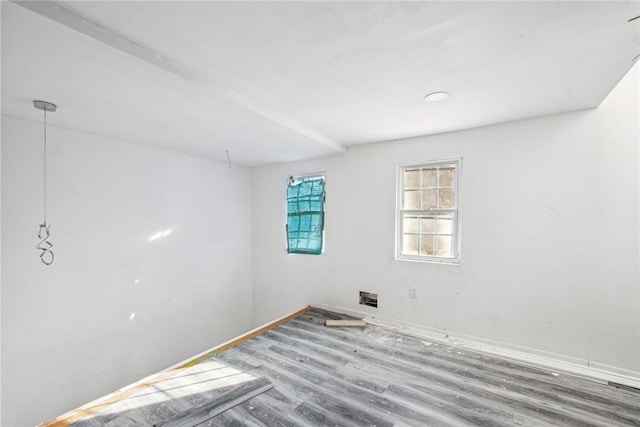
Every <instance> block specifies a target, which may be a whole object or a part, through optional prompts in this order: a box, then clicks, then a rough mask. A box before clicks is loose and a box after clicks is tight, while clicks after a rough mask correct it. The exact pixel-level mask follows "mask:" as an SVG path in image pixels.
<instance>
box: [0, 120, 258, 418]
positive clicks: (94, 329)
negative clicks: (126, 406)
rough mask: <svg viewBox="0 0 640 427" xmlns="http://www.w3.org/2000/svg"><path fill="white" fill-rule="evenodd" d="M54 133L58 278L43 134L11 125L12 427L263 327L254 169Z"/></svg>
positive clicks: (6, 229) (8, 312)
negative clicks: (46, 261) (254, 309)
mask: <svg viewBox="0 0 640 427" xmlns="http://www.w3.org/2000/svg"><path fill="white" fill-rule="evenodd" d="M62 113H63V112H62V110H60V111H59V112H57V113H56V114H62ZM48 134H49V135H48V141H49V176H48V179H49V212H48V219H49V222H50V223H51V232H52V236H51V241H52V242H53V243H54V245H55V254H56V261H55V263H54V265H53V266H51V267H46V266H44V265H43V264H41V263H40V260H39V258H38V251H37V250H36V249H35V245H36V243H37V239H36V234H37V232H38V225H39V224H40V223H41V222H42V163H41V161H42V123H41V122H38V121H26V120H20V119H15V118H11V117H6V116H3V117H2V154H3V156H2V198H3V200H2V229H3V234H2V255H3V258H2V349H3V354H2V356H3V357H2V375H3V378H2V407H3V414H2V425H3V426H12V427H13V426H23V425H24V426H26V425H33V424H35V423H37V422H41V421H45V420H47V419H50V418H53V417H55V416H57V415H60V414H62V413H63V412H65V411H67V410H69V409H72V408H75V407H77V406H79V405H81V404H84V403H86V402H88V401H90V400H92V399H94V398H97V397H99V396H101V395H103V394H105V393H107V392H110V391H113V390H115V389H117V388H119V387H121V386H124V385H126V384H129V383H131V382H132V381H134V380H137V379H140V378H142V377H144V376H146V375H148V374H150V373H152V372H155V371H158V370H160V369H163V368H166V367H168V366H170V365H172V364H174V363H177V362H179V361H181V360H183V359H185V358H187V357H189V356H192V355H194V354H196V353H198V352H200V351H203V350H206V349H207V348H210V347H212V346H213V345H215V344H218V343H220V342H222V341H225V340H227V339H230V338H232V337H234V336H237V335H239V334H240V333H242V332H245V331H247V330H249V329H250V327H251V325H252V315H251V292H252V288H251V237H250V236H251V227H250V224H251V213H250V211H251V200H250V172H249V170H248V169H246V168H242V167H235V166H234V167H233V168H232V169H229V168H228V167H227V165H226V164H221V163H216V162H211V161H207V160H204V159H199V158H195V157H189V156H186V155H182V154H177V153H173V152H169V151H163V150H159V149H153V148H148V147H145V146H138V145H133V144H126V143H122V142H117V141H113V140H107V139H103V138H99V137H96V136H92V135H88V134H83V133H78V132H73V131H69V130H63V129H60V128H56V127H54V126H49V128H48ZM166 229H172V233H171V234H170V235H168V236H166V237H165V238H162V239H158V240H154V241H149V240H148V238H149V237H150V236H151V235H153V234H154V233H156V232H158V231H161V230H166ZM136 280H139V283H137V284H136V283H135V281H136ZM132 313H135V317H134V318H133V319H131V320H130V316H131V315H132Z"/></svg>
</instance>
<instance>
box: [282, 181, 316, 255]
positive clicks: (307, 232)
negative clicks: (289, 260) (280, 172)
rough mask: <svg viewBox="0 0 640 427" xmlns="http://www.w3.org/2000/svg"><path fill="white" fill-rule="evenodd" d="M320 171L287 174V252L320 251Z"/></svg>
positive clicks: (310, 252)
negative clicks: (294, 174) (312, 173)
mask: <svg viewBox="0 0 640 427" xmlns="http://www.w3.org/2000/svg"><path fill="white" fill-rule="evenodd" d="M324 195H325V193H324V174H314V175H305V176H291V177H289V185H288V186H287V252H288V253H290V254H314V255H319V254H320V253H322V247H323V240H324V239H323V237H324Z"/></svg>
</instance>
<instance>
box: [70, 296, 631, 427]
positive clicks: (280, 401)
mask: <svg viewBox="0 0 640 427" xmlns="http://www.w3.org/2000/svg"><path fill="white" fill-rule="evenodd" d="M341 317H345V318H346V316H341V315H336V314H335V313H330V312H326V311H322V310H317V309H313V310H312V311H310V312H308V313H306V314H304V315H302V316H300V317H298V318H296V319H294V320H291V321H289V322H288V323H286V324H284V325H282V326H279V327H278V328H276V329H273V330H271V331H269V332H266V333H265V334H263V335H261V336H259V337H256V338H253V339H251V340H249V341H247V342H244V343H242V344H240V345H238V346H237V347H234V348H232V349H230V350H228V351H226V352H224V353H223V354H221V355H219V356H216V357H214V358H212V359H211V362H215V363H219V362H224V363H226V364H228V365H231V366H233V367H235V368H238V369H239V370H241V371H242V372H244V373H246V374H248V375H251V376H252V377H253V378H258V377H266V378H267V379H269V380H270V381H271V383H272V384H273V385H274V387H273V388H272V389H270V390H268V391H266V392H264V393H262V394H260V395H258V396H256V397H253V398H251V399H249V400H245V401H244V402H243V403H241V404H239V405H238V406H235V407H233V408H232V409H229V410H227V411H225V412H223V413H222V414H220V415H217V416H215V417H214V418H211V419H209V420H208V421H206V422H204V423H201V424H199V425H201V426H221V427H222V426H224V427H228V426H267V427H277V426H396V427H400V426H421V427H422V426H518V425H522V426H602V427H605V426H606V427H611V426H640V392H639V391H635V390H632V389H618V388H615V387H612V386H607V385H602V384H597V383H593V382H590V381H586V380H581V379H576V378H572V377H568V376H564V375H560V376H557V375H554V374H553V373H551V372H547V371H544V370H540V369H536V368H531V367H527V366H524V365H520V364H517V363H514V362H510V361H505V360H502V359H498V358H494V357H490V356H487V355H482V354H478V353H473V352H470V351H468V350H461V349H457V348H456V347H450V346H446V345H442V344H437V343H433V342H428V341H422V340H419V339H415V338H411V337H408V336H405V335H401V334H398V333H395V332H391V331H389V330H387V329H384V328H380V327H376V326H371V325H369V326H367V327H366V328H365V329H354V328H349V329H346V328H344V329H336V328H326V327H324V326H323V324H324V321H325V320H326V319H336V318H341ZM191 399H192V400H193V397H191ZM181 402H182V401H181V400H180V399H177V400H176V401H175V402H174V401H168V402H165V403H163V405H162V408H163V410H164V411H165V412H167V409H168V408H170V409H171V408H173V407H176V408H177V407H180V404H181ZM182 406H184V402H182ZM146 411H147V413H146V415H144V416H138V417H136V418H135V419H134V418H132V417H131V414H129V415H127V414H121V415H125V416H128V417H129V418H120V423H121V422H122V420H125V419H128V420H129V421H128V422H130V423H132V424H119V422H118V420H117V419H113V420H111V421H110V423H109V425H152V424H151V423H150V422H149V421H145V419H146V420H151V419H154V420H155V423H159V424H161V423H162V421H161V420H162V416H161V415H162V414H160V413H154V414H149V413H148V412H149V411H158V409H157V408H156V409H153V408H152V407H149V408H147V409H146ZM169 412H170V417H169V416H167V419H169V418H170V419H171V420H172V425H176V426H183V427H186V426H192V425H193V424H189V423H187V422H186V421H185V423H180V422H176V416H177V415H179V413H180V412H179V411H178V410H175V409H172V410H171V411H169ZM150 415H152V416H150ZM177 418H178V419H179V417H177ZM114 422H115V424H114ZM78 425H80V423H79V424H78Z"/></svg>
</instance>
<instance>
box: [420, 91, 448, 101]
mask: <svg viewBox="0 0 640 427" xmlns="http://www.w3.org/2000/svg"><path fill="white" fill-rule="evenodd" d="M448 97H449V94H448V93H447V92H433V93H430V94H429V95H427V96H425V97H424V100H425V102H440V101H444V100H445V99H447V98H448Z"/></svg>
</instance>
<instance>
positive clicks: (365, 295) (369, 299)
mask: <svg viewBox="0 0 640 427" xmlns="http://www.w3.org/2000/svg"><path fill="white" fill-rule="evenodd" d="M360 304H362V305H368V306H369V307H376V308H377V307H378V294H374V293H371V292H365V291H360Z"/></svg>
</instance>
